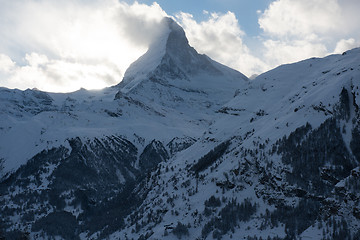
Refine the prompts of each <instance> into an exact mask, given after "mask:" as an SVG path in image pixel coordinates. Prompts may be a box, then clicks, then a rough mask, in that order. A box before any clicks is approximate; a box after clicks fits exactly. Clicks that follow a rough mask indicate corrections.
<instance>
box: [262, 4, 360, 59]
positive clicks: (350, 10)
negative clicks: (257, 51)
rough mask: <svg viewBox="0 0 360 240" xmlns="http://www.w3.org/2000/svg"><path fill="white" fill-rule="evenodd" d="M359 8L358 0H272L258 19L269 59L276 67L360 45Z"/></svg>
mask: <svg viewBox="0 0 360 240" xmlns="http://www.w3.org/2000/svg"><path fill="white" fill-rule="evenodd" d="M359 8H360V2H359V1H358V0H341V1H338V0H276V1H274V2H272V3H271V4H270V5H269V7H268V8H267V9H266V10H265V11H264V12H263V13H261V14H260V17H259V21H258V22H259V26H260V28H261V29H262V30H263V33H264V34H263V36H262V38H263V48H264V49H263V54H264V57H265V61H266V62H267V63H268V64H269V65H272V66H275V65H279V64H283V63H288V62H295V61H299V60H302V59H306V58H309V57H323V56H325V55H328V54H331V53H334V52H335V53H340V52H341V51H345V50H348V49H350V48H353V47H357V46H359V41H356V40H355V39H359V38H360V29H359V28H358V26H357V23H358V22H360V15H359V14H358V12H357V11H354V9H359ZM346 39H347V40H346Z"/></svg>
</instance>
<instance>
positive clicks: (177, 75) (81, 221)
mask: <svg viewBox="0 0 360 240" xmlns="http://www.w3.org/2000/svg"><path fill="white" fill-rule="evenodd" d="M162 26H163V31H162V34H161V36H159V39H158V41H156V42H154V43H153V44H152V45H151V46H150V48H149V50H148V52H147V53H146V54H145V55H144V56H142V57H141V58H140V59H138V60H137V61H136V62H135V63H133V64H132V65H131V66H130V68H129V69H128V71H127V72H126V74H125V77H124V80H123V81H122V82H121V83H119V84H118V85H117V86H114V87H111V88H107V89H104V90H101V91H86V90H79V91H77V92H74V93H67V94H55V93H45V92H41V91H38V90H26V91H18V90H9V89H4V88H0V176H1V182H0V238H3V237H4V238H5V239H22V238H30V239H52V238H54V239H55V238H56V239H175V238H179V239H181V238H183V239H231V238H232V239H272V240H278V239H300V238H302V239H308V238H309V239H310V238H312V239H324V240H325V239H359V238H360V231H359V226H360V210H359V209H360V194H359V192H360V191H359V186H360V147H359V146H360V112H359V107H358V106H359V104H360V97H359V87H360V65H359V62H360V49H354V50H351V51H348V52H346V54H343V55H333V56H329V57H326V58H323V59H309V60H305V61H302V62H299V63H294V64H289V65H284V66H280V67H278V68H276V69H274V70H271V71H269V72H267V73H264V74H262V75H260V76H257V77H256V79H255V80H253V81H248V80H247V78H246V77H244V76H243V75H242V74H241V73H239V72H237V71H235V70H232V69H229V68H227V67H225V66H223V65H221V64H219V63H216V62H214V61H213V60H211V59H210V58H208V57H207V56H205V55H200V54H198V53H197V52H196V50H195V49H193V48H191V47H190V46H189V44H188V41H187V39H186V36H185V33H184V31H183V30H182V28H181V27H180V26H179V25H177V24H176V23H175V22H174V21H173V20H171V19H164V21H163V23H162Z"/></svg>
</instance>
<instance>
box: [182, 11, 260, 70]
mask: <svg viewBox="0 0 360 240" xmlns="http://www.w3.org/2000/svg"><path fill="white" fill-rule="evenodd" d="M176 18H177V20H178V21H179V22H180V24H181V25H182V27H183V28H184V30H185V32H186V35H187V37H188V39H189V42H190V44H191V45H192V46H193V47H194V48H195V49H196V50H198V51H199V52H200V53H205V54H206V55H208V56H209V57H211V58H213V59H215V60H217V61H219V62H220V63H223V64H225V65H227V66H230V67H232V68H235V69H237V70H239V71H241V72H242V73H244V74H246V75H248V76H250V75H252V74H254V73H261V72H263V71H264V70H266V69H267V66H266V65H265V64H264V63H263V62H262V61H261V60H260V59H258V58H256V57H254V56H253V55H252V54H251V52H250V50H249V48H248V47H247V46H246V45H245V44H244V42H243V39H242V38H243V37H244V35H245V33H244V32H243V31H242V30H241V28H240V26H239V23H238V20H237V18H236V16H235V14H234V13H232V12H227V13H226V14H218V13H211V14H210V15H209V18H208V19H207V20H206V21H202V22H197V21H195V20H194V18H193V16H192V15H191V14H188V13H180V14H178V15H177V16H176Z"/></svg>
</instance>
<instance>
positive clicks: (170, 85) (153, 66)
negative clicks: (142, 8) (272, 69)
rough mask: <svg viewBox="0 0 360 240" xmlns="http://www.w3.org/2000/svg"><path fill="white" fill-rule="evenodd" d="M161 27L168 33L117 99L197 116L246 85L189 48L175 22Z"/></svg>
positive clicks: (135, 67) (130, 73)
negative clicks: (135, 101)
mask: <svg viewBox="0 0 360 240" xmlns="http://www.w3.org/2000/svg"><path fill="white" fill-rule="evenodd" d="M162 25H163V26H164V28H165V29H166V30H164V32H163V35H162V36H160V37H159V39H160V40H158V41H156V42H155V43H153V44H152V45H151V46H150V48H149V50H148V51H147V52H146V53H145V54H144V55H143V56H142V57H140V58H139V59H138V60H137V61H135V62H134V63H133V64H131V65H130V67H129V69H128V70H127V71H126V72H125V76H124V79H123V81H121V82H120V84H119V85H118V86H119V87H120V88H121V90H120V91H119V93H118V94H117V97H116V98H117V99H119V98H121V97H123V96H127V97H131V98H136V99H139V100H140V101H142V102H151V104H152V105H153V106H154V105H156V106H159V107H164V106H165V107H169V108H172V109H176V110H179V111H182V112H183V113H185V114H186V113H189V112H191V115H192V116H194V114H195V115H196V114H198V113H199V110H200V112H202V113H204V112H205V113H212V112H213V110H216V109H218V108H219V107H220V106H222V105H223V104H225V103H226V102H228V101H229V100H230V99H232V98H233V96H234V93H235V90H236V89H239V88H242V86H243V85H245V84H246V82H247V81H248V78H247V77H245V76H244V75H243V74H241V73H239V72H237V71H235V70H233V69H230V68H228V67H226V66H224V65H221V64H220V63H217V62H215V61H213V60H212V59H210V58H209V57H207V56H206V55H200V54H198V53H197V52H196V50H195V49H194V48H192V47H190V46H189V43H188V40H187V38H186V36H185V32H184V30H183V29H182V28H181V27H180V26H179V25H178V24H177V23H175V22H174V21H173V20H172V19H170V18H164V20H163V21H162ZM208 109H209V110H210V111H208ZM202 117H204V116H202Z"/></svg>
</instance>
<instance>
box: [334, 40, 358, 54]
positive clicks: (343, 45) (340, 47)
mask: <svg viewBox="0 0 360 240" xmlns="http://www.w3.org/2000/svg"><path fill="white" fill-rule="evenodd" d="M358 46H360V43H359V42H356V41H355V39H354V38H349V39H341V40H340V41H338V42H337V43H336V47H335V50H334V53H338V54H339V53H343V52H345V51H346V50H349V49H352V48H355V47H358Z"/></svg>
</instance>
